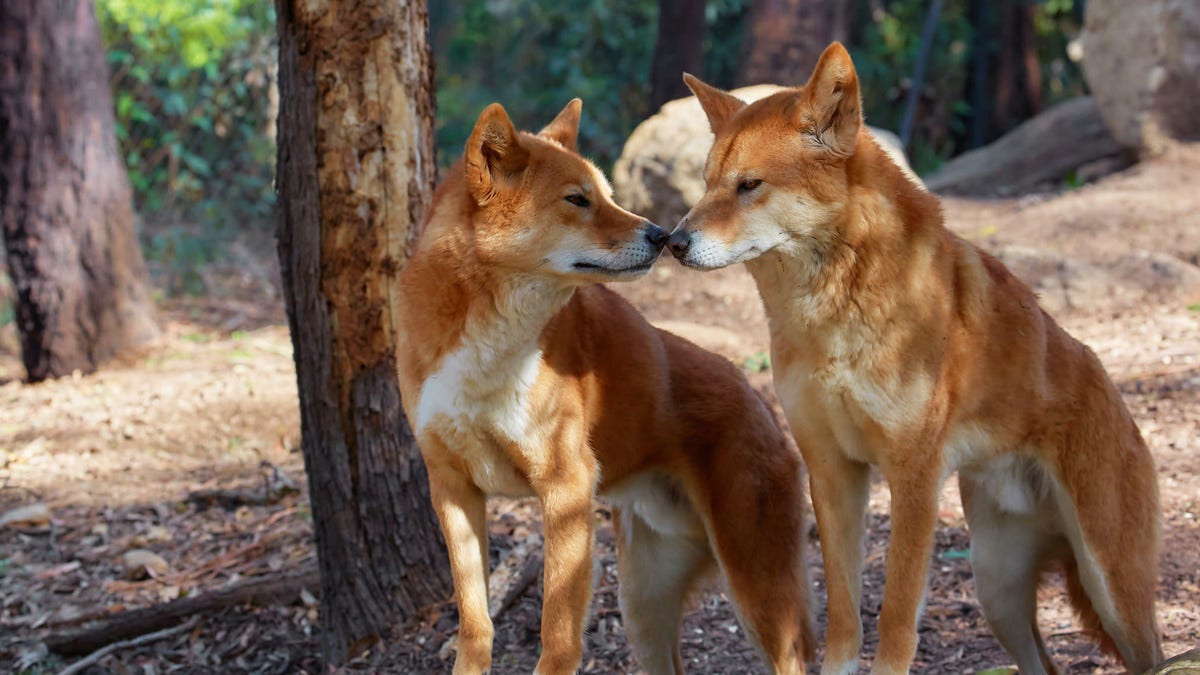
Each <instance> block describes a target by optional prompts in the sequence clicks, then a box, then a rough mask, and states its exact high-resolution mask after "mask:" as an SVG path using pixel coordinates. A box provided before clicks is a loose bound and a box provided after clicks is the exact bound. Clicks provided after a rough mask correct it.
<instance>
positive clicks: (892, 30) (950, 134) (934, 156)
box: [849, 0, 1085, 173]
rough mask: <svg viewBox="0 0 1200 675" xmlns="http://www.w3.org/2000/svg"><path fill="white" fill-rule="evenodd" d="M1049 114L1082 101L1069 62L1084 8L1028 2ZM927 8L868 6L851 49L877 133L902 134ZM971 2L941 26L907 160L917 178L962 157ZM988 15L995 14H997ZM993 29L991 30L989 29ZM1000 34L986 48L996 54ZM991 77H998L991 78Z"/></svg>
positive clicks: (948, 8) (893, 0)
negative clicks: (1052, 109)
mask: <svg viewBox="0 0 1200 675" xmlns="http://www.w3.org/2000/svg"><path fill="white" fill-rule="evenodd" d="M1030 1H1031V5H1032V14H1033V27H1034V48H1035V51H1036V54H1037V58H1038V63H1039V64H1040V71H1041V72H1040V75H1041V83H1042V97H1043V104H1044V106H1050V105H1053V104H1054V103H1057V102H1059V101H1063V100H1065V99H1068V98H1071V97H1073V96H1078V95H1080V94H1082V93H1084V90H1085V87H1084V82H1083V75H1082V73H1081V71H1080V69H1079V65H1078V64H1077V63H1074V62H1072V61H1071V60H1070V59H1068V58H1067V44H1068V43H1069V42H1070V41H1071V40H1072V39H1074V38H1075V37H1077V36H1078V34H1079V29H1080V26H1079V12H1078V11H1077V9H1078V8H1077V6H1076V3H1078V2H1079V0H1043V1H1042V2H1037V1H1034V0H1030ZM928 9H929V2H928V0H863V1H861V2H860V3H859V7H858V10H857V13H856V16H857V17H858V21H857V22H856V24H857V26H856V29H855V31H854V35H853V36H852V37H851V44H850V45H849V49H850V52H851V55H852V56H853V57H854V64H855V67H856V69H857V70H858V74H859V78H860V80H861V83H862V94H863V112H864V114H865V115H866V118H867V121H868V122H869V123H870V124H873V125H875V126H879V127H883V128H885V129H891V130H893V131H897V132H898V131H899V130H900V122H901V118H902V116H903V114H904V105H905V97H906V96H907V94H908V91H909V88H910V87H911V86H912V79H911V78H912V75H913V71H914V70H915V67H916V61H917V55H918V53H919V52H920V47H921V45H920V42H921V29H922V27H923V24H924V21H925V14H926V12H927V11H928ZM967 10H968V3H967V1H966V0H946V2H945V4H944V5H943V8H942V12H941V15H940V17H939V19H938V23H937V30H936V31H935V33H934V39H933V45H932V47H931V49H930V52H929V63H928V65H927V68H926V71H925V80H924V83H923V86H922V90H921V96H920V98H919V104H918V109H917V115H916V118H915V124H914V128H913V134H912V140H911V142H910V145H909V147H908V148H907V152H908V155H909V160H910V162H911V163H912V165H913V168H915V169H916V170H917V172H918V173H926V172H929V171H932V170H933V169H936V168H937V167H938V166H939V165H941V163H942V162H944V161H945V160H946V159H947V158H949V157H951V156H952V155H954V154H955V153H956V152H957V151H958V150H960V149H962V145H963V143H962V140H963V138H964V136H965V130H964V129H963V121H964V120H965V119H966V117H967V116H968V115H969V113H970V112H971V106H970V103H969V102H968V100H967V99H966V91H965V88H966V84H967V71H968V69H969V67H970V62H969V60H970V58H971V44H972V38H973V28H972V26H971V22H970V21H969V19H968V15H967ZM991 11H996V8H995V6H993V7H992V8H991ZM992 30H993V31H995V30H996V29H995V28H994V27H993V29H992ZM998 39H999V36H998V34H996V35H995V36H993V38H992V39H991V40H990V41H988V42H987V44H989V48H990V49H992V50H995V49H997V48H998V45H997V44H996V42H997V40H998ZM993 76H994V74H993Z"/></svg>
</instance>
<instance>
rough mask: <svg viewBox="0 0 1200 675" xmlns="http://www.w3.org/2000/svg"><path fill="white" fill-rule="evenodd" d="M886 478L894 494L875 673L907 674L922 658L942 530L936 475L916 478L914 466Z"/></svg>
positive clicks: (873, 667) (873, 671)
mask: <svg viewBox="0 0 1200 675" xmlns="http://www.w3.org/2000/svg"><path fill="white" fill-rule="evenodd" d="M888 468H889V467H887V466H884V467H883V469H884V477H885V478H887V483H888V489H889V490H890V491H891V494H892V508H891V521H892V534H891V538H890V540H889V541H888V549H887V570H886V577H885V581H884V583H885V586H884V593H883V609H882V610H881V611H880V615H879V650H878V652H877V653H876V655H875V663H874V665H873V666H872V667H871V672H872V673H907V672H908V670H909V668H910V667H911V666H912V661H913V657H914V656H916V652H917V619H918V615H919V614H920V612H921V609H922V606H923V602H922V601H923V599H924V597H925V585H926V581H927V579H928V576H929V560H930V558H931V556H932V555H933V531H934V528H935V527H936V526H937V499H938V484H939V480H938V479H939V476H938V474H937V471H932V470H931V471H924V472H915V473H911V472H912V471H913V469H914V467H913V466H911V465H905V466H904V467H903V469H902V470H898V471H894V472H889V471H888Z"/></svg>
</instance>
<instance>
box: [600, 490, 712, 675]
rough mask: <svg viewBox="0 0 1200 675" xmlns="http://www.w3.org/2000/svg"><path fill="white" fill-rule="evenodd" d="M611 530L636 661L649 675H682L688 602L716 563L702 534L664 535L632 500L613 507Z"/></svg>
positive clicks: (626, 628) (676, 533)
mask: <svg viewBox="0 0 1200 675" xmlns="http://www.w3.org/2000/svg"><path fill="white" fill-rule="evenodd" d="M696 524H697V525H699V520H698V519H697V521H696ZM613 527H614V529H615V530H616V535H617V577H618V597H619V599H620V603H621V616H622V617H623V620H624V622H625V630H626V632H627V633H628V635H629V642H630V643H631V644H632V646H633V649H634V653H635V654H637V658H638V663H639V664H640V665H641V667H642V668H644V669H645V670H646V672H647V673H650V675H682V674H683V672H684V671H683V662H682V658H681V656H680V653H679V631H680V622H681V621H682V619H683V608H684V603H685V602H686V600H687V596H688V594H689V592H690V591H691V589H692V587H693V586H694V585H695V583H696V581H697V580H698V579H700V578H701V577H703V576H704V575H705V572H706V571H707V570H710V569H711V568H712V567H713V562H714V561H713V558H712V554H711V552H710V551H709V548H708V543H707V541H705V540H704V538H703V531H701V532H700V534H701V538H700V539H696V538H695V537H692V536H687V535H686V534H684V533H679V532H664V531H660V530H659V529H656V528H655V526H654V525H653V524H651V523H649V522H647V520H646V519H645V518H644V517H643V515H641V514H639V513H638V509H637V507H636V506H635V505H634V504H631V503H628V502H626V503H623V504H621V505H620V506H614V508H613Z"/></svg>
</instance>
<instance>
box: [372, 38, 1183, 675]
mask: <svg viewBox="0 0 1200 675" xmlns="http://www.w3.org/2000/svg"><path fill="white" fill-rule="evenodd" d="M685 79H686V81H687V84H688V85H689V86H690V87H691V88H692V91H693V92H695V94H696V96H697V97H698V98H699V101H700V104H701V106H702V107H703V108H704V111H705V113H706V114H707V116H708V119H709V122H710V123H711V126H712V130H713V132H714V134H715V142H714V144H713V147H712V150H711V152H710V153H709V156H708V161H707V164H706V166H705V169H704V178H705V181H706V185H707V192H706V193H705V195H704V196H703V198H702V199H701V200H700V201H699V203H697V204H696V206H695V208H693V209H692V210H691V212H690V213H688V215H687V216H686V217H684V219H683V220H682V221H681V222H680V223H679V224H678V225H677V226H676V227H674V228H673V231H671V232H668V231H667V229H665V228H664V227H661V226H659V225H656V224H653V223H650V222H648V221H646V220H645V219H643V218H641V217H639V216H637V215H634V214H632V213H629V212H628V211H625V210H623V209H621V208H620V207H618V206H616V205H615V204H614V203H613V201H612V199H611V189H610V188H609V186H608V184H607V182H606V180H605V178H604V176H603V175H602V174H601V172H600V171H598V170H597V169H596V168H595V167H594V166H593V165H591V164H590V163H588V162H587V161H586V160H584V159H582V158H581V157H579V156H578V155H577V154H576V152H575V142H576V136H577V133H578V125H579V115H580V103H579V101H578V100H575V101H572V102H571V103H570V104H568V105H567V107H566V108H565V109H564V110H563V111H562V113H560V114H559V116H558V117H557V118H556V119H555V120H554V121H553V122H551V123H550V125H549V126H547V127H546V128H545V129H543V130H542V131H541V132H540V133H538V134H530V133H523V132H517V131H516V130H515V129H514V128H513V125H512V123H511V122H510V121H509V118H508V116H507V115H506V114H505V112H504V109H503V108H502V107H501V106H499V105H497V104H493V105H492V106H490V107H488V108H487V109H486V110H484V111H483V113H482V114H481V116H480V117H479V120H478V122H477V123H476V125H475V128H474V131H473V132H472V134H471V136H470V138H469V140H468V141H467V145H466V150H465V153H464V157H463V159H462V161H461V162H459V163H458V164H456V165H455V166H454V168H452V169H451V170H450V173H449V175H448V177H447V178H446V180H445V181H444V183H443V184H442V185H441V186H440V187H439V188H438V190H437V193H436V195H435V197H434V203H433V207H432V209H431V215H430V217H429V220H428V224H427V226H426V229H425V231H424V233H423V235H422V239H421V241H420V242H419V244H418V247H417V250H416V252H415V254H414V255H413V256H412V258H411V260H410V261H409V263H408V265H407V267H406V268H405V270H404V272H403V276H402V281H401V286H402V288H401V292H400V293H398V294H396V296H395V298H394V300H393V302H394V305H395V306H394V308H393V309H394V310H395V316H396V317H397V321H398V324H397V326H398V334H399V339H400V344H399V349H398V354H399V357H398V361H399V363H398V371H399V378H400V383H401V391H402V396H403V401H404V407H405V412H406V413H407V415H408V418H409V420H410V422H411V423H412V426H413V428H414V430H415V432H416V435H417V439H418V443H419V445H420V448H421V451H422V454H423V456H424V459H425V462H426V465H427V467H428V471H429V482H430V493H431V496H432V501H433V506H434V508H435V510H436V512H437V515H438V518H439V520H440V523H441V526H442V529H443V531H444V534H445V539H446V544H447V546H448V548H449V554H450V556H449V557H450V564H451V571H452V574H453V579H454V586H455V598H456V600H457V603H458V608H459V618H460V629H459V635H458V653H457V657H456V661H455V665H454V672H455V673H481V672H486V671H487V670H488V669H489V668H490V666H491V651H492V637H493V628H492V623H491V620H490V619H489V617H488V608H487V578H488V552H487V546H488V538H487V528H486V526H485V500H486V497H487V496H488V495H497V494H499V495H510V496H526V495H532V496H535V497H537V499H538V500H539V502H540V503H541V505H542V507H543V509H544V534H545V570H544V602H543V608H542V632H541V640H542V652H541V656H540V660H539V662H538V666H537V670H536V672H538V673H546V674H549V673H572V672H574V671H575V670H576V669H577V668H578V667H579V664H580V661H581V657H582V651H583V638H582V633H583V630H584V622H585V616H586V611H587V606H588V603H589V600H590V594H591V581H592V554H593V528H594V522H593V500H594V498H595V496H596V495H597V493H604V494H606V495H607V497H608V499H609V500H610V501H611V503H612V504H613V506H614V509H613V511H614V524H615V527H616V530H617V554H618V555H617V559H618V575H619V579H620V601H621V610H622V617H623V621H624V624H625V628H626V631H627V633H628V635H629V638H630V641H631V643H632V644H633V646H634V649H635V652H636V655H637V658H638V660H639V662H640V664H641V666H642V667H643V668H645V670H647V671H648V672H650V673H654V674H655V675H658V674H662V673H680V672H682V670H683V667H682V666H683V664H682V662H681V659H680V653H679V626H680V616H681V612H682V609H683V603H684V601H685V597H686V596H687V594H688V592H689V590H691V589H692V587H693V586H694V585H695V584H696V583H697V582H698V581H699V580H700V579H701V578H702V577H704V576H705V575H706V573H707V572H709V571H711V570H713V569H717V570H719V572H720V573H721V575H722V576H723V577H724V580H725V582H726V583H727V584H728V589H729V591H730V595H731V597H732V600H733V602H734V604H735V605H736V607H737V610H738V615H739V618H740V619H741V621H742V623H743V625H744V626H745V628H746V630H747V632H748V633H749V634H750V636H751V637H752V638H753V640H754V641H755V642H756V643H757V644H758V646H759V647H760V648H761V650H762V653H763V655H764V657H765V658H766V660H767V661H768V663H769V664H770V666H771V667H772V668H773V670H774V671H775V672H778V673H797V672H804V671H805V670H806V667H807V664H810V663H812V662H813V661H814V660H815V651H816V650H815V646H816V642H815V640H814V637H813V630H812V627H813V619H812V602H811V598H810V591H809V588H810V586H809V581H808V573H807V570H806V565H805V561H804V550H805V532H806V528H805V520H806V514H807V508H806V503H807V502H806V499H805V495H804V489H803V471H804V467H805V466H806V467H807V473H808V482H809V486H810V491H811V496H812V503H813V506H814V509H815V512H816V520H817V526H818V530H819V532H820V541H821V552H822V555H823V558H824V564H825V582H826V588H827V590H828V616H829V619H828V625H827V628H826V633H825V640H824V652H823V658H822V662H821V672H823V673H852V672H855V671H856V670H857V669H858V664H859V651H860V647H861V643H862V624H861V620H860V617H859V602H860V599H861V575H862V568H863V534H864V512H865V506H866V502H867V493H868V470H869V467H870V466H871V465H874V466H877V467H878V468H879V470H880V472H881V473H882V475H883V477H884V478H885V479H886V481H887V484H888V487H889V488H890V491H891V514H890V515H891V540H890V543H889V546H888V554H887V565H886V593H885V596H884V601H883V608H882V611H881V613H880V616H879V617H878V628H879V635H880V638H879V646H878V649H877V651H876V653H875V655H874V659H873V661H872V666H871V669H872V672H876V673H899V672H907V671H908V670H909V669H910V668H911V666H912V662H913V659H914V656H915V654H916V648H917V631H916V627H917V621H918V618H919V615H920V612H921V607H922V600H923V595H924V591H925V585H926V578H927V575H928V566H929V561H930V557H931V553H932V547H933V536H934V529H935V525H936V521H937V501H938V494H939V491H940V487H941V485H942V482H943V480H944V479H945V478H946V477H947V476H948V475H949V474H950V473H952V472H955V471H957V472H958V475H959V485H960V488H961V492H962V498H963V504H964V507H965V511H966V516H967V520H968V524H969V527H970V531H971V561H972V566H973V570H974V574H975V583H976V588H977V590H978V593H979V598H980V601H981V602H982V604H983V608H984V612H985V614H986V616H987V619H988V621H989V623H990V625H991V627H992V629H993V631H994V633H995V635H996V637H997V638H998V639H999V641H1000V643H1001V644H1002V645H1003V646H1004V647H1005V648H1006V649H1007V650H1008V652H1009V653H1010V654H1011V655H1012V658H1013V659H1014V660H1015V661H1016V663H1017V665H1018V666H1019V668H1020V670H1021V672H1022V673H1024V674H1027V675H1035V674H1039V673H1046V672H1054V670H1055V669H1054V664H1053V663H1052V661H1051V659H1050V658H1049V657H1048V655H1047V653H1046V649H1045V646H1044V644H1043V641H1042V638H1041V636H1040V634H1039V632H1038V628H1037V624H1036V618H1035V611H1036V590H1037V585H1038V580H1039V576H1040V575H1041V574H1042V572H1044V571H1045V570H1046V569H1048V568H1051V567H1055V566H1057V567H1060V568H1061V569H1062V570H1063V571H1064V572H1065V576H1066V579H1067V583H1068V589H1069V591H1070V596H1071V599H1072V601H1073V603H1074V606H1075V608H1076V609H1077V610H1078V612H1079V613H1080V615H1081V617H1082V620H1083V621H1084V623H1085V625H1086V626H1087V628H1089V629H1090V630H1092V631H1093V632H1094V634H1095V635H1096V636H1097V637H1098V638H1099V639H1100V640H1101V641H1102V642H1103V643H1104V644H1105V645H1106V646H1108V647H1110V648H1111V649H1112V651H1113V652H1114V653H1115V654H1116V655H1117V656H1118V657H1119V658H1120V659H1121V660H1122V661H1123V662H1124V664H1125V665H1126V666H1127V667H1128V668H1129V669H1130V670H1132V671H1134V672H1141V671H1143V670H1145V669H1147V668H1149V667H1151V666H1152V665H1153V664H1155V663H1156V662H1158V661H1160V660H1161V649H1160V646H1159V638H1158V633H1157V630H1156V627H1155V618H1154V587H1155V579H1156V572H1157V552H1158V539H1159V535H1158V532H1159V524H1158V505H1157V504H1158V497H1157V487H1156V480H1155V469H1154V464H1153V460H1152V458H1151V456H1150V453H1149V452H1148V450H1147V448H1146V445H1145V443H1144V442H1143V440H1142V438H1141V436H1140V434H1139V432H1138V429H1137V427H1136V425H1135V424H1134V422H1133V419H1132V418H1131V416H1130V415H1129V412H1128V411H1127V409H1126V408H1125V406H1124V404H1123V403H1122V400H1121V396H1120V394H1119V393H1118V391H1117V389H1116V388H1115V387H1114V386H1113V384H1112V382H1111V381H1110V379H1109V378H1108V376H1107V375H1106V374H1105V372H1104V369H1103V367H1102V366H1101V364H1100V362H1099V361H1098V360H1097V358H1096V356H1095V355H1094V354H1093V353H1092V352H1091V351H1090V350H1089V349H1088V348H1086V347H1085V346H1083V345H1082V344H1080V343H1079V342H1078V341H1076V340H1075V339H1073V338H1072V337H1070V336H1069V335H1067V334H1066V333H1065V332H1064V331H1063V330H1062V329H1061V328H1059V326H1058V325H1057V324H1056V323H1055V322H1054V321H1053V320H1052V319H1051V318H1050V317H1049V316H1048V315H1047V314H1046V313H1045V312H1044V311H1043V310H1041V309H1040V308H1039V307H1038V304H1037V300H1036V298H1035V297H1034V295H1033V293H1032V292H1031V291H1030V290H1029V289H1028V288H1027V287H1026V286H1025V285H1024V284H1022V283H1021V282H1020V281H1018V280H1017V279H1016V278H1015V277H1013V275H1012V274H1011V273H1010V272H1009V271H1008V270H1006V269H1005V268H1004V266H1003V265H1002V264H1001V263H1000V262H998V261H997V260H996V259H995V258H993V257H992V256H990V255H988V254H987V253H985V252H983V251H980V250H979V249H977V248H976V247H975V246H973V245H971V244H970V243H967V242H966V241H964V240H962V239H961V238H959V237H957V236H955V235H953V234H951V233H950V232H949V231H948V230H946V229H945V227H944V226H943V222H942V214H941V209H940V205H939V203H938V200H937V199H936V198H935V197H934V196H933V195H931V194H930V193H929V192H927V191H926V190H925V189H924V188H923V187H922V186H921V185H919V184H917V183H916V182H914V181H913V180H911V179H910V178H909V177H908V175H907V174H905V173H904V172H903V171H902V170H901V169H900V168H898V167H897V166H896V165H895V164H894V163H893V162H892V160H891V159H890V158H889V156H888V155H887V153H885V152H884V151H883V150H881V149H880V147H879V146H878V145H877V144H876V143H875V141H874V140H872V138H871V137H870V135H868V133H867V132H866V131H865V129H864V126H863V122H862V113H861V102H860V96H859V88H858V79H857V76H856V74H855V70H854V66H853V64H852V63H851V60H850V57H849V55H848V54H847V52H846V51H845V49H844V48H842V46H841V45H838V44H834V45H831V46H830V47H829V48H828V49H827V50H826V51H825V53H824V54H823V56H822V57H821V59H820V62H819V63H818V65H817V66H816V69H815V71H814V73H813V75H812V77H811V78H810V80H809V81H808V83H807V84H805V85H804V86H803V87H799V88H794V89H785V90H782V91H780V92H778V93H776V94H774V95H772V96H769V97H767V98H765V99H762V100H759V101H757V102H755V103H752V104H749V105H748V104H746V103H744V102H742V101H740V100H738V99H737V98H735V97H733V96H731V95H729V94H727V93H724V92H722V91H720V90H717V89H715V88H713V87H710V86H708V85H706V84H704V83H702V82H700V81H699V80H697V79H695V78H692V77H690V76H685ZM664 248H665V249H669V250H670V252H671V253H672V254H673V255H674V256H675V257H676V258H677V259H678V260H679V261H680V262H682V263H683V264H684V265H686V266H688V267H692V268H696V269H699V270H710V269H715V268H719V267H724V266H727V265H732V264H734V263H744V264H745V266H746V268H747V269H748V270H749V272H750V273H751V275H753V277H754V279H755V281H756V282H757V284H758V288H759V291H760V293H761V295H762V299H763V303H764V305H765V308H766V312H767V315H768V317H769V321H770V332H771V362H772V366H773V373H774V379H775V387H776V391H777V392H778V395H779V399H780V401H781V403H782V406H783V409H784V411H785V413H786V415H787V420H788V423H789V425H790V427H791V430H792V432H793V433H794V434H795V439H796V441H797V445H798V446H799V453H797V452H796V450H795V449H794V447H795V446H793V445H792V444H791V443H789V442H788V439H787V438H786V437H785V436H784V432H783V431H781V429H780V427H779V425H778V424H777V423H776V420H775V419H774V418H773V415H772V413H771V410H770V408H769V406H768V405H767V403H766V402H764V400H763V399H762V398H761V397H760V396H759V395H758V394H757V392H756V391H755V390H754V389H752V388H751V387H750V385H749V384H748V383H747V381H746V379H745V378H744V377H743V376H742V374H741V373H740V371H739V370H738V369H737V368H735V367H734V366H733V365H731V364H730V363H729V362H728V361H726V360H725V359H723V358H721V357H719V356H716V355H713V354H711V353H708V352H706V351H704V350H702V349H700V348H699V347H696V346H694V345H692V344H690V343H689V342H687V341H685V340H683V339H681V338H679V337H677V336H675V335H672V334H670V333H667V332H664V331H661V330H658V329H655V328H653V327H651V326H650V325H649V324H648V323H647V322H646V321H645V320H644V319H643V318H642V317H641V316H640V315H639V314H638V313H637V312H636V311H635V310H634V309H633V308H632V307H631V306H630V305H629V304H627V303H626V302H624V301H623V300H621V299H620V298H618V297H617V296H616V295H615V294H613V293H612V292H610V291H608V290H606V289H605V288H604V287H603V286H600V285H598V284H597V283H596V282H607V281H628V280H632V279H635V278H637V277H640V276H642V275H643V274H644V273H645V272H646V271H647V270H649V269H650V267H651V265H653V264H654V262H655V261H656V260H657V258H658V257H659V255H660V253H661V252H662V250H663V249H664ZM802 457H803V462H802V461H801V458H802Z"/></svg>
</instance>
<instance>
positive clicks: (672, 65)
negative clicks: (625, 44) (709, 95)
mask: <svg viewBox="0 0 1200 675" xmlns="http://www.w3.org/2000/svg"><path fill="white" fill-rule="evenodd" d="M704 5H705V0H658V39H657V40H656V41H655V43H654V60H653V61H652V62H651V65H650V110H649V112H650V113H651V114H653V113H654V112H656V111H657V110H658V109H659V108H661V107H662V105H663V104H664V103H666V102H667V101H671V100H674V99H677V98H683V97H685V96H689V95H690V94H691V92H689V91H688V88H687V85H685V84H684V83H683V73H685V72H688V73H691V74H693V75H695V76H696V77H703V75H704V73H703V72H702V71H703V69H704V28H705V24H704Z"/></svg>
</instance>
